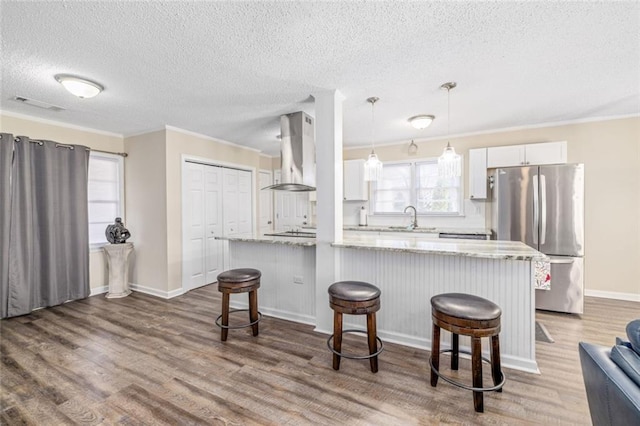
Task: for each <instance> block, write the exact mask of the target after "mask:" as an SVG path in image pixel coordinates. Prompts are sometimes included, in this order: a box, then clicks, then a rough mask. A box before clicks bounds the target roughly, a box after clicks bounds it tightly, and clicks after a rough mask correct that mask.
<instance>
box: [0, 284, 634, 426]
mask: <svg viewBox="0 0 640 426" xmlns="http://www.w3.org/2000/svg"><path fill="white" fill-rule="evenodd" d="M219 312H220V297H219V292H218V291H217V288H216V286H215V285H210V286H206V287H203V288H199V289H196V290H193V291H191V292H189V293H187V294H185V295H183V296H180V297H177V298H174V299H171V300H163V299H158V298H155V297H152V296H148V295H144V294H140V293H136V292H134V293H133V294H131V295H130V296H128V297H126V298H121V299H106V298H104V296H102V295H101V296H95V297H91V298H88V299H84V300H81V301H76V302H70V303H66V304H64V305H61V306H57V307H53V308H47V309H41V310H38V311H36V312H34V313H32V314H30V315H25V316H22V317H18V318H12V319H8V320H3V321H2V322H0V327H1V332H2V334H1V336H0V360H1V362H0V366H1V369H2V371H1V373H2V380H1V382H0V403H1V404H2V411H1V412H0V423H2V424H9V425H14V424H35V425H38V424H42V425H49V424H56V425H57V424H84V425H92V426H93V425H110V424H131V425H141V424H213V425H217V424H220V425H223V424H224V425H240V424H248V425H265V424H278V425H282V424H295V425H300V424H314V425H315V424H336V425H338V424H350V425H375V424H402V425H412V424H416V425H423V424H425V425H426V424H525V423H526V424H588V423H589V422H590V416H589V411H588V405H587V401H586V395H585V390H584V384H583V381H582V372H581V369H580V362H579V356H578V348H577V345H578V342H579V341H589V342H593V343H597V344H601V345H606V346H611V345H612V344H613V342H614V339H615V337H616V336H624V335H625V326H626V324H627V323H628V322H629V321H630V320H632V319H635V318H637V317H638V316H639V313H640V303H635V302H622V301H615V300H609V299H595V298H587V299H586V307H585V312H586V313H585V314H584V315H582V316H577V315H566V314H557V313H551V312H543V311H538V312H537V313H536V319H537V320H539V321H541V322H543V323H544V325H545V326H546V328H547V330H548V331H549V333H550V334H551V336H552V337H553V338H554V339H555V343H542V342H538V343H537V344H536V357H537V360H538V364H539V367H540V371H541V372H542V374H540V375H536V374H530V373H524V372H520V371H515V370H510V369H505V373H506V375H507V383H506V385H505V387H504V392H502V393H488V394H486V395H485V404H484V405H485V412H484V413H476V412H475V411H474V410H473V403H472V397H471V393H470V392H468V391H464V390H462V389H459V388H456V387H454V386H451V385H449V384H448V383H444V382H439V383H438V386H437V387H436V388H432V387H431V386H430V384H429V380H428V378H429V363H428V357H429V352H428V351H426V350H420V349H415V348H409V347H404V346H400V345H396V344H391V343H386V344H385V351H384V352H383V353H382V354H381V355H380V358H379V368H380V370H379V372H378V373H377V374H372V373H371V371H370V370H369V363H368V362H366V361H356V360H347V359H345V360H343V362H342V364H341V367H340V370H339V371H334V370H333V369H332V367H331V353H330V352H329V351H328V349H327V347H326V338H327V336H326V335H323V334H319V333H315V332H314V331H313V327H312V326H309V325H304V324H297V323H292V322H289V321H285V320H281V319H277V318H270V317H267V316H265V317H264V319H263V321H262V322H261V323H260V335H258V336H256V337H253V336H252V335H251V332H250V329H240V330H231V331H230V333H229V339H228V340H227V341H226V342H221V341H220V330H219V329H218V328H217V327H215V325H214V323H213V322H214V320H215V318H216V317H217V316H218V315H219ZM612 312H615V315H612V314H611V313H612ZM240 320H242V318H235V319H234V321H240ZM346 345H349V350H353V351H356V352H357V351H358V350H359V349H364V350H365V351H366V341H365V339H364V338H362V337H361V336H348V337H345V347H347V346H346ZM442 365H443V371H444V370H446V368H448V356H446V355H443V359H442ZM469 365H470V363H469V360H468V359H461V360H460V369H459V370H458V371H448V373H449V374H451V375H453V376H454V377H458V378H459V379H460V380H462V381H465V380H467V381H469V382H470V380H471V375H470V367H469ZM485 370H486V371H485V376H484V380H485V382H487V383H489V382H490V381H491V376H490V372H489V371H488V370H489V369H488V368H487V369H485Z"/></svg>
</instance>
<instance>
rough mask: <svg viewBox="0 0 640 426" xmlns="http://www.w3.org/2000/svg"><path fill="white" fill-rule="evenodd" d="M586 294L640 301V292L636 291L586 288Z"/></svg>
mask: <svg viewBox="0 0 640 426" xmlns="http://www.w3.org/2000/svg"><path fill="white" fill-rule="evenodd" d="M584 295H585V296H590V297H600V298H603V299H616V300H628V301H629V302H640V294H634V293H620V292H617V291H600V290H585V291H584Z"/></svg>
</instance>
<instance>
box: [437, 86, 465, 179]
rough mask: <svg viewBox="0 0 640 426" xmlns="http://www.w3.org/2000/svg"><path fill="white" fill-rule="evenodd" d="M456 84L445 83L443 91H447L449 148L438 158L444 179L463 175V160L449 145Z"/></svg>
mask: <svg viewBox="0 0 640 426" xmlns="http://www.w3.org/2000/svg"><path fill="white" fill-rule="evenodd" d="M456 86H457V84H456V83H455V82H449V83H444V84H443V85H442V86H440V88H441V89H445V90H446V91H447V147H446V148H445V149H444V152H443V153H442V155H441V156H440V157H438V175H439V176H440V177H443V178H450V177H459V176H460V175H462V158H461V157H460V155H458V154H456V150H455V149H453V147H452V146H451V143H449V133H450V124H451V89H453V88H455V87H456Z"/></svg>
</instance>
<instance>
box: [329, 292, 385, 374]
mask: <svg viewBox="0 0 640 426" xmlns="http://www.w3.org/2000/svg"><path fill="white" fill-rule="evenodd" d="M329 306H331V309H333V334H332V335H331V336H330V337H329V339H328V340H327V346H328V347H329V349H330V350H331V352H333V369H334V370H339V369H340V358H341V357H344V358H351V359H368V360H369V364H370V366H371V371H372V372H374V373H376V372H377V371H378V354H380V352H382V349H383V345H382V340H380V338H379V337H378V336H377V330H376V312H377V311H379V310H380V289H379V288H378V287H376V286H374V285H372V284H369V283H365V282H362V281H339V282H337V283H333V284H331V286H330V287H329ZM342 314H348V315H367V340H368V343H369V355H364V356H356V355H347V354H344V353H342V352H341V350H342V334H343V333H362V332H363V331H362V330H343V329H342ZM331 340H333V347H332V346H331ZM378 343H380V348H379V349H378Z"/></svg>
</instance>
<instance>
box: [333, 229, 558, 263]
mask: <svg viewBox="0 0 640 426" xmlns="http://www.w3.org/2000/svg"><path fill="white" fill-rule="evenodd" d="M332 246H334V247H343V248H351V249H364V250H384V251H394V252H407V253H425V254H440V255H450V256H468V257H482V258H487V259H511V260H544V259H546V258H547V257H546V256H545V255H544V254H542V253H540V252H539V251H537V250H534V249H532V248H531V247H529V246H528V245H526V244H524V243H521V242H518V241H496V240H449V239H439V240H433V239H426V238H419V237H406V238H403V237H385V236H366V235H359V236H354V237H348V238H344V239H343V241H341V242H336V243H333V244H332Z"/></svg>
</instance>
